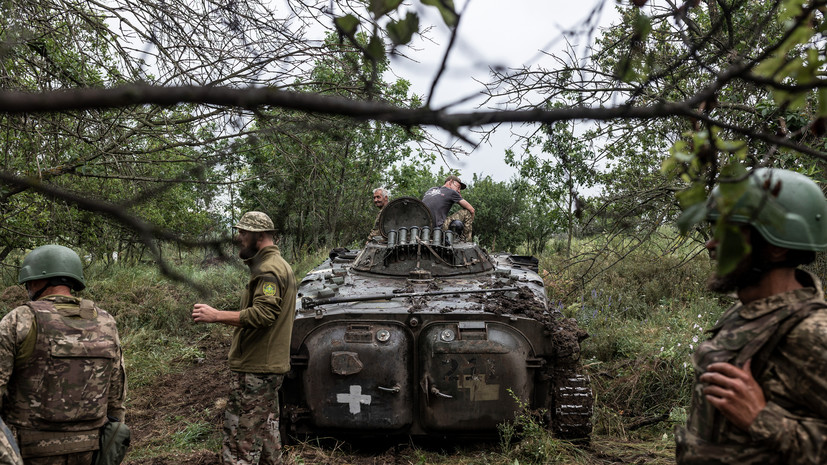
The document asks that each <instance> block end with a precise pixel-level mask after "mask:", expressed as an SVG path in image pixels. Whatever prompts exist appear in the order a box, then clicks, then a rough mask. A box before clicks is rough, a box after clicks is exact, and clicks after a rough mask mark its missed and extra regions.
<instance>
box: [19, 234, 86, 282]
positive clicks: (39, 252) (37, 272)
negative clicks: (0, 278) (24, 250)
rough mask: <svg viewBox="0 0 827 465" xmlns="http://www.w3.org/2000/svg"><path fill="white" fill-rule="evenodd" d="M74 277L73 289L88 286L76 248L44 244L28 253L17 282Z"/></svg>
mask: <svg viewBox="0 0 827 465" xmlns="http://www.w3.org/2000/svg"><path fill="white" fill-rule="evenodd" d="M60 276H63V277H67V278H72V279H73V280H74V281H75V282H74V283H73V286H72V289H73V290H75V291H81V290H83V289H84V288H85V287H86V283H85V282H84V280H83V264H82V263H81V262H80V257H78V254H76V253H75V251H74V250H72V249H70V248H68V247H63V246H62V245H44V246H42V247H38V248H36V249H34V250H32V251H31V252H29V253H28V255H26V257H25V258H24V259H23V263H22V264H21V265H20V273H19V274H18V275H17V282H18V283H19V284H23V283H25V282H27V281H34V280H35V279H47V278H56V277H60Z"/></svg>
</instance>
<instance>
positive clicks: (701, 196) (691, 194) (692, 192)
mask: <svg viewBox="0 0 827 465" xmlns="http://www.w3.org/2000/svg"><path fill="white" fill-rule="evenodd" d="M675 197H677V199H678V203H679V204H680V206H681V208H683V209H684V210H686V209H687V208H689V207H691V206H693V205H696V204H699V203H705V202H706V188H705V186H704V183H702V182H696V183H694V184H692V186H690V187H689V188H688V189H684V190H682V191H680V192H678V193H677V194H675Z"/></svg>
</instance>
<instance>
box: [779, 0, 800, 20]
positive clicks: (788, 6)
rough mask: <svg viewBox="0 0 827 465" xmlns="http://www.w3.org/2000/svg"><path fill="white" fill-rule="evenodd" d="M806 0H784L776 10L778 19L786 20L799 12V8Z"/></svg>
mask: <svg viewBox="0 0 827 465" xmlns="http://www.w3.org/2000/svg"><path fill="white" fill-rule="evenodd" d="M805 1H806V0H784V1H783V2H781V8H780V9H779V12H778V19H779V21H782V22H783V21H787V20H789V19H793V18H795V17H796V16H798V15H800V14H801V9H802V7H803V6H804V2H805Z"/></svg>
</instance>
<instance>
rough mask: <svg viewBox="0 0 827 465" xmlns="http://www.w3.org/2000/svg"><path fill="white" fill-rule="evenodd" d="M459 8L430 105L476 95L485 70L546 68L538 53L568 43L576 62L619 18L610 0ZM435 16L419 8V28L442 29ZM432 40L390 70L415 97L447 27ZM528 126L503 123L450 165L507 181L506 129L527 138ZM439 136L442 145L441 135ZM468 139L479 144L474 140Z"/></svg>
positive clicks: (517, 0) (481, 0) (484, 1)
mask: <svg viewBox="0 0 827 465" xmlns="http://www.w3.org/2000/svg"><path fill="white" fill-rule="evenodd" d="M457 10H458V11H460V12H461V13H462V19H461V22H460V27H459V35H458V37H459V40H458V41H457V43H456V45H455V47H454V49H453V50H452V51H451V53H450V55H449V60H448V66H447V70H446V72H445V73H444V75H443V76H442V78H441V79H440V81H439V84H438V86H437V87H436V90H435V92H434V96H433V99H432V102H433V105H434V106H435V107H441V106H444V105H448V104H451V103H455V102H457V101H460V100H462V99H464V98H466V97H469V96H472V95H479V93H480V92H481V91H482V89H483V87H482V85H481V84H479V83H477V82H475V81H474V79H477V80H479V81H487V80H488V78H489V66H492V65H495V66H500V67H505V68H516V67H520V66H523V65H537V64H543V63H545V64H546V66H547V67H551V66H552V63H551V61H550V60H549V59H548V57H547V56H546V55H545V54H543V53H542V51H549V52H559V51H561V50H563V49H564V48H565V45H566V41H568V42H570V43H571V45H572V47H574V49H575V50H577V54H578V57H583V56H585V53H586V50H587V47H588V46H589V45H590V43H593V41H594V36H595V35H596V34H598V33H599V31H597V30H596V28H597V27H605V26H608V25H609V24H611V23H612V22H613V21H616V20H617V18H618V15H617V12H616V3H615V1H614V0H605V1H604V0H581V1H579V2H570V1H561V0H510V1H507V2H505V1H502V0H468V1H466V2H459V3H458V4H457ZM435 12H436V10H435V9H434V8H425V10H424V11H420V16H421V19H420V29H422V28H423V27H425V26H427V25H430V24H434V25H438V24H441V20H440V19H439V17H438V16H437V15H436V14H435ZM423 16H424V17H423ZM590 32H591V33H590ZM430 36H431V37H432V39H433V42H435V43H432V42H425V41H421V40H419V41H417V42H416V43H415V47H416V48H418V49H419V50H418V51H413V52H406V54H408V55H409V56H410V57H411V58H413V59H414V60H416V61H417V63H413V62H411V61H409V60H405V59H394V60H393V61H392V62H391V68H392V70H393V72H394V73H395V74H396V75H397V76H398V77H401V78H404V79H407V80H409V81H411V83H412V86H413V92H414V93H416V94H419V95H423V96H425V95H427V93H428V92H429V90H430V87H431V82H432V81H433V78H434V76H435V75H436V73H437V70H438V69H439V64H440V62H441V60H442V57H443V54H444V52H445V49H446V47H447V44H448V39H449V36H448V30H447V28H445V26H444V25H442V26H441V27H439V26H438V27H436V28H435V29H434V30H433V31H432V33H431V34H430ZM482 101H483V99H482V97H481V96H480V97H478V98H475V99H473V100H471V101H469V102H466V103H464V104H462V105H461V106H459V107H455V108H454V109H452V111H457V110H460V111H468V110H471V109H474V108H475V106H477V105H480V104H481V103H482ZM530 129H531V128H530V127H526V126H514V127H505V126H503V127H501V128H500V129H499V130H498V131H497V133H496V134H495V137H493V138H492V141H491V143H490V144H483V145H481V146H479V147H478V148H477V149H476V150H474V152H473V153H472V154H471V155H470V156H469V157H464V156H463V157H460V160H459V161H454V160H452V163H451V167H452V168H457V169H459V170H460V173H461V175H462V177H463V178H467V179H471V175H472V173H477V174H479V175H489V176H491V177H492V178H493V179H494V180H495V181H507V180H508V179H510V178H511V177H512V175H513V174H514V173H515V171H514V170H513V169H512V168H511V167H509V166H508V165H506V164H505V163H504V162H503V153H504V151H505V149H506V148H508V147H510V146H511V145H513V144H514V143H515V142H516V140H517V139H516V137H514V136H513V135H512V134H511V131H512V130H513V131H518V132H521V133H524V132H528V131H530ZM441 137H442V138H443V140H447V136H446V135H444V134H442V135H441ZM471 138H472V140H474V141H477V140H479V136H476V135H472V137H471ZM466 149H470V147H467V146H466ZM515 149H516V147H515ZM448 158H449V157H446V159H448Z"/></svg>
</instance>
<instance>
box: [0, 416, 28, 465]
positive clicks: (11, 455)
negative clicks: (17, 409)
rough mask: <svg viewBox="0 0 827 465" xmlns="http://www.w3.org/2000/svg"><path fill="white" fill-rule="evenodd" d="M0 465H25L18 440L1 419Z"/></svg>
mask: <svg viewBox="0 0 827 465" xmlns="http://www.w3.org/2000/svg"><path fill="white" fill-rule="evenodd" d="M0 465H23V459H22V458H21V457H20V448H19V447H17V440H16V439H14V435H13V434H12V433H11V431H10V430H9V428H8V427H7V426H6V423H4V422H3V419H2V418H0Z"/></svg>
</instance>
